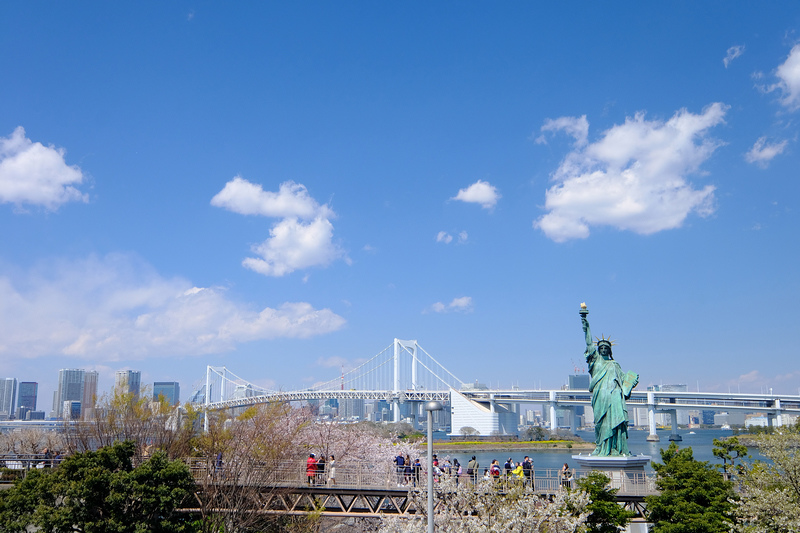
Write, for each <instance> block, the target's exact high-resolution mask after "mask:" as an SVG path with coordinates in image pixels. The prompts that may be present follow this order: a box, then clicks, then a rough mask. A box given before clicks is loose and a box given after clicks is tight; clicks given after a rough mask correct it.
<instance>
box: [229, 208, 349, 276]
mask: <svg viewBox="0 0 800 533" xmlns="http://www.w3.org/2000/svg"><path fill="white" fill-rule="evenodd" d="M269 234H270V238H269V239H267V240H266V241H264V242H262V243H261V244H258V245H255V246H253V247H252V248H251V251H252V252H253V253H255V254H258V256H259V257H248V258H246V259H244V261H242V265H244V266H245V267H246V268H249V269H250V270H253V271H255V272H258V273H259V274H264V275H265V276H276V277H280V276H283V275H285V274H288V273H290V272H294V271H295V270H298V269H302V268H308V267H312V266H328V265H329V264H330V263H332V262H333V261H334V260H335V259H338V258H339V257H341V256H342V255H343V252H342V250H341V249H340V248H339V247H338V246H336V245H335V244H333V243H332V242H331V241H332V239H333V224H331V223H330V221H329V220H328V219H327V218H323V217H318V218H316V219H314V220H313V221H311V222H309V223H303V222H301V221H299V220H298V219H296V218H285V219H283V220H281V221H280V222H278V223H277V224H275V225H274V226H273V227H272V229H271V230H269Z"/></svg>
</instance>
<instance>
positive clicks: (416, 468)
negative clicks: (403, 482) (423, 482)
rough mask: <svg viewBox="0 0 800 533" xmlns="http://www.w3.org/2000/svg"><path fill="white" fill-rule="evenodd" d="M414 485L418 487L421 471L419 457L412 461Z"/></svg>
mask: <svg viewBox="0 0 800 533" xmlns="http://www.w3.org/2000/svg"><path fill="white" fill-rule="evenodd" d="M413 468H414V486H415V487H419V486H420V484H419V478H420V475H421V473H422V463H421V462H420V460H419V458H418V459H417V460H416V461H414V467H413Z"/></svg>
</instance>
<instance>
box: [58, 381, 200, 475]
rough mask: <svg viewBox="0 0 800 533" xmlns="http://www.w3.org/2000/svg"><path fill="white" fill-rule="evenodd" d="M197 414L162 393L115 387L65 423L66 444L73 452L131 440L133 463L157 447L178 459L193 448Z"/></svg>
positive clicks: (171, 457)
mask: <svg viewBox="0 0 800 533" xmlns="http://www.w3.org/2000/svg"><path fill="white" fill-rule="evenodd" d="M198 415H199V413H198V412H196V411H194V410H193V409H191V408H189V409H188V410H187V411H186V412H182V411H181V409H180V408H179V407H175V406H173V405H171V404H170V403H169V402H168V401H166V400H165V399H164V398H163V397H162V398H161V400H160V401H153V400H152V399H151V398H150V395H149V394H148V393H147V390H146V389H145V390H144V391H143V393H142V394H141V395H140V396H139V397H137V396H135V395H134V394H133V393H128V392H123V391H121V390H119V389H116V390H114V392H113V394H111V395H110V396H104V397H103V398H101V399H100V400H99V401H98V402H97V405H96V407H95V408H94V410H93V411H92V412H91V414H90V415H89V416H88V417H87V418H86V419H85V420H83V421H80V422H66V423H65V428H64V429H65V431H64V435H65V438H66V446H67V449H68V450H69V452H70V453H77V452H85V451H88V450H95V449H97V448H98V447H103V446H110V445H112V444H114V443H115V442H121V441H131V442H133V443H134V444H135V454H134V464H139V462H141V461H142V460H144V459H145V458H147V457H148V456H149V455H150V454H151V453H152V452H154V451H155V450H162V451H164V452H165V453H166V454H167V456H168V457H169V458H170V459H177V458H179V457H185V456H187V455H189V453H190V451H191V449H192V439H193V437H194V434H195V422H196V421H197V419H198Z"/></svg>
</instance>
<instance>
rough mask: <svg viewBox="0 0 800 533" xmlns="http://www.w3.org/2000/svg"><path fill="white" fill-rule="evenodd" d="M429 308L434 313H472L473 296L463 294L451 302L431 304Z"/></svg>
mask: <svg viewBox="0 0 800 533" xmlns="http://www.w3.org/2000/svg"><path fill="white" fill-rule="evenodd" d="M429 309H430V311H433V312H434V313H450V312H457V313H470V312H472V310H473V304H472V297H470V296H462V297H460V298H453V300H452V301H451V302H450V303H449V304H443V303H442V302H436V303H435V304H433V305H431V306H430V308H429Z"/></svg>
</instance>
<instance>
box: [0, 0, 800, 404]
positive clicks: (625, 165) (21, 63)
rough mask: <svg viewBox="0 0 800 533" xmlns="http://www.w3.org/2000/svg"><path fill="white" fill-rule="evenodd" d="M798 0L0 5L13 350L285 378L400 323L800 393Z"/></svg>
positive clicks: (52, 361)
mask: <svg viewBox="0 0 800 533" xmlns="http://www.w3.org/2000/svg"><path fill="white" fill-rule="evenodd" d="M798 32H800V10H798V9H797V8H796V7H795V6H794V5H793V4H791V3H777V2H775V3H758V4H755V3H745V2H707V3H702V4H701V5H695V4H694V3H689V2H685V3H670V4H652V3H650V4H644V5H640V3H634V2H631V3H618V4H614V5H607V4H600V3H597V2H576V3H568V4H564V5H558V6H551V5H547V4H536V3H529V2H506V3H503V4H502V6H500V7H497V6H494V5H489V4H484V3H477V2H437V3H429V2H404V3H394V4H389V3H382V4H375V3H368V2H303V3H285V2H272V3H268V2H260V3H256V2H251V3H240V4H237V5H234V6H231V5H227V4H225V5H223V4H216V3H204V2H170V3H166V4H164V3H156V2H145V3H107V2H84V3H79V4H66V3H30V2H25V3H20V2H5V3H3V4H2V5H0V45H2V49H3V50H4V51H5V53H3V54H1V55H0V72H2V83H0V227H2V228H3V232H2V235H3V236H2V238H1V239H0V354H1V355H2V357H1V358H0V375H2V376H8V377H16V378H17V379H19V380H25V381H29V380H32V381H38V382H39V383H40V400H39V408H40V409H44V410H48V411H49V409H50V399H51V394H52V390H53V389H54V387H55V384H56V377H57V372H58V369H59V368H86V369H96V370H98V371H99V372H100V388H101V390H108V389H110V387H111V385H112V383H113V372H114V371H115V370H120V369H129V368H130V369H138V370H141V371H142V373H143V376H142V380H143V382H149V383H152V382H153V381H168V380H177V381H180V382H181V387H182V393H183V396H184V397H186V396H187V395H188V394H189V392H190V389H191V388H192V385H194V384H198V383H199V382H200V380H201V379H202V378H203V377H204V375H205V366H206V365H207V364H212V365H220V366H221V365H225V366H227V367H228V368H230V369H231V370H233V371H234V372H236V374H238V375H240V376H242V377H244V378H247V379H249V380H250V381H252V382H253V383H256V384H259V385H262V386H269V387H279V388H282V389H287V390H288V389H294V388H299V387H305V386H308V385H310V384H312V383H314V382H317V381H321V380H328V379H330V378H332V377H335V376H336V375H338V374H339V372H340V368H341V365H345V366H348V367H350V366H352V365H354V364H357V362H358V361H360V360H363V359H366V358H368V357H370V356H372V355H374V354H376V353H378V352H380V351H381V350H382V349H383V348H385V347H386V346H388V345H389V344H391V342H392V339H394V338H395V337H398V338H401V339H417V340H418V341H419V343H420V345H421V346H423V347H424V348H425V350H426V351H428V352H429V353H430V354H431V355H433V356H434V357H436V358H437V359H438V360H439V361H440V362H441V363H442V364H443V365H444V366H445V367H447V368H448V369H449V370H451V371H452V372H453V373H454V374H455V375H456V376H458V377H460V378H461V379H462V380H465V381H474V380H476V379H477V380H480V381H482V382H485V383H490V384H492V385H494V386H502V387H508V386H511V385H512V384H513V385H519V386H520V387H523V388H529V387H538V386H542V387H553V388H555V387H559V386H560V385H561V384H562V383H564V381H565V380H566V376H567V375H568V374H570V373H572V372H573V371H574V369H575V367H576V366H577V367H580V366H582V353H583V338H582V333H581V330H580V321H579V317H578V313H577V311H578V307H579V304H580V303H581V302H583V301H585V302H586V303H587V304H588V306H589V309H590V311H591V313H590V315H589V319H590V322H591V324H592V327H593V330H594V332H595V333H597V334H600V333H604V334H605V335H606V336H608V335H611V336H612V337H613V338H614V339H617V341H618V345H617V347H616V350H615V357H616V358H617V360H618V361H620V363H621V364H622V366H623V368H624V369H625V370H628V369H630V370H634V371H637V372H639V373H640V375H641V378H640V387H644V386H646V385H648V384H652V383H675V382H678V383H687V384H689V385H690V388H692V389H694V388H696V387H697V386H698V385H699V387H700V388H701V389H702V390H706V391H723V392H724V391H727V390H729V389H732V390H742V391H743V392H744V391H750V392H760V391H765V390H767V389H768V388H769V387H772V388H773V390H775V391H776V392H782V393H793V394H797V393H798V388H800V363H798V362H797V357H796V356H795V353H794V352H795V343H796V339H797V335H798V333H800V330H799V329H798V327H797V319H796V317H795V316H794V315H795V314H796V313H797V308H798V304H797V302H798V299H800V298H799V297H800V282H798V274H797V273H798V270H797V263H798V240H799V239H798V229H800V220H798V207H799V206H798V196H799V194H798V193H800V186H799V185H798V168H799V167H798V163H799V162H800V155H799V152H800V150H799V145H798V133H800V125H799V124H798V119H799V118H800V33H798Z"/></svg>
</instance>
